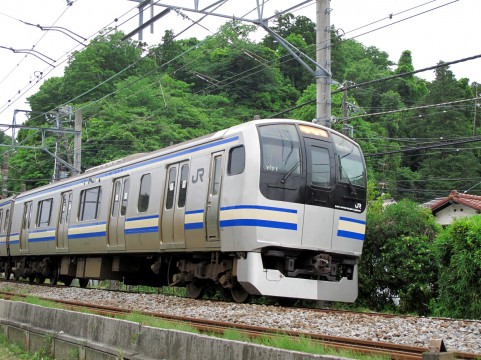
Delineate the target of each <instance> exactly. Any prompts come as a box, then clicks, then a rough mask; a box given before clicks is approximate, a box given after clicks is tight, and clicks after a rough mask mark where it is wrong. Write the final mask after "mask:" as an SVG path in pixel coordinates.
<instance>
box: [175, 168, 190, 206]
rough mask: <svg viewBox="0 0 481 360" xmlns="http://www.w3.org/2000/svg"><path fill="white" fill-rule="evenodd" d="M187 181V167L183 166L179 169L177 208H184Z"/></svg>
mask: <svg viewBox="0 0 481 360" xmlns="http://www.w3.org/2000/svg"><path fill="white" fill-rule="evenodd" d="M188 180H189V165H187V164H184V165H182V168H181V169H180V189H179V200H178V201H177V206H178V207H179V208H183V207H184V206H185V199H186V197H187V183H188Z"/></svg>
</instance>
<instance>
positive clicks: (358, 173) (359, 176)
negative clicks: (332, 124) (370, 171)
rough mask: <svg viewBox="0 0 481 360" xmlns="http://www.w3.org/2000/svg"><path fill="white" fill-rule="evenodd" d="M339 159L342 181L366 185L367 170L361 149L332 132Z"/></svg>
mask: <svg viewBox="0 0 481 360" xmlns="http://www.w3.org/2000/svg"><path fill="white" fill-rule="evenodd" d="M332 138H333V139H334V145H335V147H336V153H337V158H338V159H339V169H340V171H339V177H340V181H341V182H344V183H349V184H353V185H358V186H362V187H366V171H365V168H364V161H363V159H362V155H361V151H360V150H359V148H358V147H357V145H355V144H353V143H352V142H351V141H349V140H348V139H346V138H343V137H341V136H339V135H336V134H332Z"/></svg>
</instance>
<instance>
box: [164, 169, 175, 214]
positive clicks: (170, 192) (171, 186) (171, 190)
mask: <svg viewBox="0 0 481 360" xmlns="http://www.w3.org/2000/svg"><path fill="white" fill-rule="evenodd" d="M176 177H177V169H176V168H175V167H172V168H170V170H169V182H168V188H167V201H166V202H165V208H166V209H167V210H168V209H172V207H173V206H174V195H175V179H176Z"/></svg>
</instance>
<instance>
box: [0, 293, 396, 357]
mask: <svg viewBox="0 0 481 360" xmlns="http://www.w3.org/2000/svg"><path fill="white" fill-rule="evenodd" d="M12 300H15V301H23V302H28V303H29V304H35V305H39V306H45V307H49V308H62V306H61V305H58V304H56V303H54V302H53V301H49V300H42V299H38V298H36V297H34V296H27V297H26V298H22V297H18V298H13V299H12ZM85 312H88V310H87V309H85ZM116 318H119V319H123V320H128V321H132V322H135V323H139V324H141V325H146V326H151V327H156V328H161V329H166V330H178V331H184V332H190V333H196V334H198V333H199V331H198V330H197V329H196V328H194V327H192V326H190V325H188V324H185V323H182V322H178V321H171V320H165V319H160V318H157V317H154V316H149V315H143V314H140V313H137V312H133V313H131V314H127V315H118V316H116ZM210 335H212V336H216V337H220V338H223V339H226V340H235V341H242V342H249V343H254V344H259V345H264V346H269V347H273V348H278V349H283V350H291V351H299V352H304V353H310V354H317V355H334V356H338V357H346V358H351V359H359V360H387V359H389V357H388V356H374V355H371V356H370V355H364V354H359V353H355V352H350V351H346V350H339V351H338V350H336V349H333V348H330V347H326V346H324V345H322V344H319V343H317V342H315V341H312V340H311V339H310V338H309V337H300V338H297V337H291V336H288V335H283V334H278V335H271V336H268V335H266V336H260V337H253V338H252V337H249V336H248V335H246V334H244V333H243V332H241V331H239V330H235V329H230V330H225V332H224V334H223V335H219V334H210ZM138 336H140V333H139V334H137V335H136V336H134V337H133V338H132V341H133V342H136V341H137V340H138ZM3 339H4V337H3ZM1 341H2V339H1V337H0V345H1ZM3 341H5V340H3ZM12 346H13V348H12V350H8V349H10V348H11V346H10V345H9V346H7V350H6V351H12V352H13V351H16V350H15V345H12ZM17 347H18V346H17ZM2 355H3V354H2V353H0V360H17V359H25V360H27V359H29V360H30V359H34V360H46V359H49V358H47V357H44V355H42V354H37V355H35V354H33V355H32V356H37V357H10V358H9V357H5V358H4V357H2ZM24 355H25V354H21V356H24ZM38 356H40V357H38Z"/></svg>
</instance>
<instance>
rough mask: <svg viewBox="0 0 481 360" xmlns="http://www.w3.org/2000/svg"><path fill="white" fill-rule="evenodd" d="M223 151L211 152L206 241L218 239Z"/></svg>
mask: <svg viewBox="0 0 481 360" xmlns="http://www.w3.org/2000/svg"><path fill="white" fill-rule="evenodd" d="M222 169H223V152H217V153H214V154H212V158H211V165H210V176H209V194H208V196H207V212H206V222H207V224H206V228H207V241H215V240H219V205H220V189H221V185H222Z"/></svg>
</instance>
